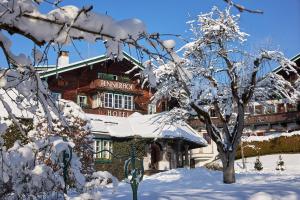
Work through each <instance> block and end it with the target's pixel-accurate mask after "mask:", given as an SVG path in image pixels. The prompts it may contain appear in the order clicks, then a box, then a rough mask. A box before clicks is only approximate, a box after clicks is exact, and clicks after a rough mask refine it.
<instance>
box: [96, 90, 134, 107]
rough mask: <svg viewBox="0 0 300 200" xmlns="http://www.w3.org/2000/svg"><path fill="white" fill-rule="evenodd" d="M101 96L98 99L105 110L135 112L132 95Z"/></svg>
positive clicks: (106, 94)
mask: <svg viewBox="0 0 300 200" xmlns="http://www.w3.org/2000/svg"><path fill="white" fill-rule="evenodd" d="M99 96H100V98H99ZM99 96H98V97H97V98H98V101H99V102H98V103H99V106H101V107H102V106H103V105H104V107H105V108H115V109H127V110H133V96H132V95H124V94H114V93H102V94H101V95H99Z"/></svg>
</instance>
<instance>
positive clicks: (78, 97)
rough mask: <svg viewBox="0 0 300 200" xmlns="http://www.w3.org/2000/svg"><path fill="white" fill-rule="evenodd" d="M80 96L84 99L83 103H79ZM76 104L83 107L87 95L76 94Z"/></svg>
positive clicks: (85, 103)
mask: <svg viewBox="0 0 300 200" xmlns="http://www.w3.org/2000/svg"><path fill="white" fill-rule="evenodd" d="M81 97H84V101H83V104H82V105H81V103H80V98H81ZM77 104H78V105H79V106H80V107H81V108H83V107H84V106H86V105H88V104H87V95H81V94H80V95H77Z"/></svg>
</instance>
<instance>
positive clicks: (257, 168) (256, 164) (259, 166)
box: [254, 156, 263, 171]
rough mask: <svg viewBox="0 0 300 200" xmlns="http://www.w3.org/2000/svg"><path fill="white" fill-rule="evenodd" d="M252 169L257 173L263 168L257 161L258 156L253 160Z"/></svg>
mask: <svg viewBox="0 0 300 200" xmlns="http://www.w3.org/2000/svg"><path fill="white" fill-rule="evenodd" d="M254 169H255V170H257V171H261V170H263V166H262V163H261V161H260V160H259V156H257V158H256V160H255V163H254Z"/></svg>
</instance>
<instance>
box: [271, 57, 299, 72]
mask: <svg viewBox="0 0 300 200" xmlns="http://www.w3.org/2000/svg"><path fill="white" fill-rule="evenodd" d="M299 59H300V53H298V54H297V55H296V56H294V57H292V58H291V59H290V60H291V61H293V62H296V61H297V60H299ZM281 69H282V66H281V65H280V66H278V67H276V68H275V69H273V72H275V73H278V72H279V71H280V70H281Z"/></svg>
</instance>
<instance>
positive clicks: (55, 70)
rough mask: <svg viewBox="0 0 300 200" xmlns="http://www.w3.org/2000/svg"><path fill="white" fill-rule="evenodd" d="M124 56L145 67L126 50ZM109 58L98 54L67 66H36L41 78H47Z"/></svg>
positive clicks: (136, 64) (140, 66)
mask: <svg viewBox="0 0 300 200" xmlns="http://www.w3.org/2000/svg"><path fill="white" fill-rule="evenodd" d="M123 56H124V59H126V60H128V61H130V62H132V63H133V64H134V65H135V66H138V67H139V68H141V69H143V68H142V65H141V63H140V62H139V61H138V60H136V59H135V58H133V57H132V56H130V55H129V54H127V53H126V52H123ZM109 59H110V58H108V57H107V56H105V55H101V56H96V57H93V58H89V59H86V60H81V61H79V62H74V63H70V64H68V65H66V66H61V67H53V66H52V67H49V68H47V67H41V66H40V67H36V69H38V70H39V69H40V73H41V78H45V77H49V76H53V75H55V74H59V73H63V72H67V71H70V70H74V69H78V68H82V67H87V66H90V65H92V64H95V63H99V62H103V61H107V60H109ZM42 69H43V70H42Z"/></svg>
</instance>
